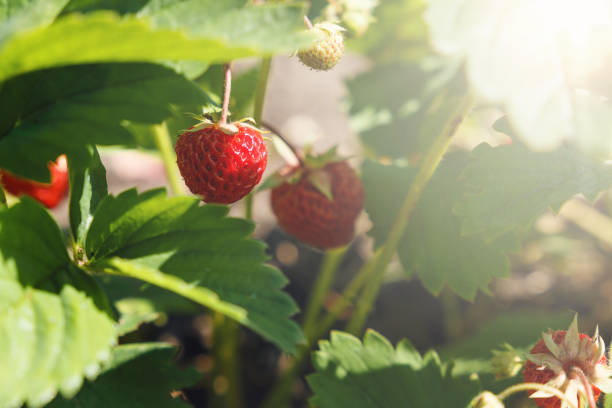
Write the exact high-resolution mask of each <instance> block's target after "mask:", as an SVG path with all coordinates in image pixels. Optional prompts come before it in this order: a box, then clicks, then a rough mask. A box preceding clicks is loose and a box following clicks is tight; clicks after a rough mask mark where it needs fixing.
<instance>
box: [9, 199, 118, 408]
mask: <svg viewBox="0 0 612 408" xmlns="http://www.w3.org/2000/svg"><path fill="white" fill-rule="evenodd" d="M115 341H116V333H115V327H114V324H113V321H112V319H111V318H110V317H109V315H108V304H107V302H106V298H105V296H104V294H103V293H102V292H101V291H100V289H99V287H98V286H97V285H96V283H95V281H93V279H92V278H91V277H90V276H89V275H87V274H85V273H84V272H83V271H81V270H80V269H78V268H77V267H76V266H74V265H73V264H72V263H71V262H70V260H69V258H68V254H67V253H66V250H65V248H64V244H63V239H62V236H61V233H60V231H59V228H58V227H57V225H56V224H55V222H54V221H53V219H52V218H51V217H50V216H49V214H48V213H47V212H46V211H45V210H44V209H43V208H42V207H40V206H39V205H38V204H36V203H34V202H33V201H32V200H30V199H29V198H25V199H23V200H22V201H21V202H20V203H18V204H16V205H14V206H13V207H11V208H9V209H5V210H2V211H0V406H2V407H20V406H21V405H22V404H23V403H24V402H27V403H28V405H30V406H34V407H38V406H42V405H44V404H45V403H47V402H48V401H50V400H51V399H52V398H53V397H54V396H55V394H56V393H57V391H58V390H59V391H61V392H62V394H64V395H66V396H72V395H74V394H75V393H76V392H77V391H78V389H79V388H80V386H81V384H82V382H83V377H84V376H87V377H89V378H93V377H95V376H96V374H97V373H98V371H99V369H100V364H101V363H103V362H104V361H106V360H108V357H109V355H110V349H111V346H112V345H113V344H114V343H115Z"/></svg>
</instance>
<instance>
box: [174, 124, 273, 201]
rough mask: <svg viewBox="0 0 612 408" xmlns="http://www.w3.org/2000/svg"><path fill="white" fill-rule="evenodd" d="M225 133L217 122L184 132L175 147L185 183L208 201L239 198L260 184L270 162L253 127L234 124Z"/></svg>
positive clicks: (261, 140)
mask: <svg viewBox="0 0 612 408" xmlns="http://www.w3.org/2000/svg"><path fill="white" fill-rule="evenodd" d="M235 125H236V126H237V129H238V131H237V132H236V133H233V134H231V133H226V132H224V131H223V130H221V129H220V128H219V126H218V125H217V124H214V125H210V126H207V127H203V128H198V127H194V128H192V129H190V130H188V131H186V132H185V133H183V134H182V135H181V136H180V137H179V139H178V141H177V142H176V146H175V150H176V157H177V163H178V167H179V170H180V171H181V174H182V176H183V178H184V179H185V184H187V187H189V189H190V190H191V192H192V193H194V194H199V195H201V196H202V198H203V200H204V201H205V202H207V203H219V204H229V203H233V202H235V201H238V200H240V199H241V198H242V197H244V196H245V195H247V194H248V193H249V192H250V191H251V190H252V189H253V187H254V186H255V185H256V184H257V183H259V181H260V180H261V176H262V174H263V172H264V170H265V168H266V164H267V160H268V158H267V152H266V146H265V144H264V142H263V139H262V137H261V135H260V134H259V132H258V131H257V130H255V129H253V128H252V127H249V126H243V125H240V124H237V123H236V124H235Z"/></svg>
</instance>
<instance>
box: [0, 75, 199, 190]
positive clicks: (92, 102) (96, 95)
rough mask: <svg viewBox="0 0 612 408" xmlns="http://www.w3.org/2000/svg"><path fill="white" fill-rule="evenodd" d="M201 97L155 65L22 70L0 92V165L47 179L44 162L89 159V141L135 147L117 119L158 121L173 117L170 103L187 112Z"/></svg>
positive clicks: (191, 86)
mask: <svg viewBox="0 0 612 408" xmlns="http://www.w3.org/2000/svg"><path fill="white" fill-rule="evenodd" d="M206 101H207V97H206V95H205V94H204V92H203V91H202V90H201V89H199V87H197V86H196V85H195V84H194V83H192V82H190V81H188V80H187V79H185V78H184V77H182V76H180V75H178V74H176V73H175V72H174V71H172V70H170V69H168V68H165V67H162V66H159V65H154V64H99V65H83V66H74V67H63V68H54V69H49V70H43V71H37V72H33V73H30V74H26V75H21V76H19V77H16V78H13V79H11V80H9V81H7V82H6V83H4V85H3V87H2V89H1V90H0V107H1V109H2V111H3V115H2V118H0V167H2V168H5V169H8V170H10V171H12V172H14V173H16V174H18V175H20V176H23V177H28V178H32V179H35V180H40V181H48V178H49V171H48V169H47V167H46V163H47V162H48V161H49V160H55V158H56V157H57V156H59V155H60V154H67V155H68V156H69V157H70V159H71V162H72V163H71V164H72V165H73V166H74V165H79V166H81V167H83V166H87V164H88V162H89V160H90V154H89V153H88V152H87V151H86V146H87V145H90V144H98V145H117V144H123V145H133V144H134V139H133V138H132V136H131V134H130V133H129V132H128V131H127V130H126V129H125V128H124V127H123V126H122V123H123V121H125V120H131V121H135V122H140V123H149V124H154V123H159V122H161V121H163V120H164V119H165V118H166V117H169V116H171V115H172V113H173V110H172V109H171V107H170V104H175V105H178V106H180V107H182V108H183V109H185V110H192V111H193V110H197V109H198V106H200V105H201V104H203V103H205V102H206ZM32 146H36V149H32Z"/></svg>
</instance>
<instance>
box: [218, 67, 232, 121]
mask: <svg viewBox="0 0 612 408" xmlns="http://www.w3.org/2000/svg"><path fill="white" fill-rule="evenodd" d="M223 68H224V70H225V83H224V88H223V107H222V109H221V120H220V121H219V122H220V123H221V124H222V125H225V124H227V111H228V110H229V101H230V94H231V92H232V64H231V63H229V64H225V65H224V66H223Z"/></svg>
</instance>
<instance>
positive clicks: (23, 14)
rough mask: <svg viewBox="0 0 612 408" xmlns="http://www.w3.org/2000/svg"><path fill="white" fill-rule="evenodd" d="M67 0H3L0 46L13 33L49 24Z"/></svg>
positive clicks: (1, 6)
mask: <svg viewBox="0 0 612 408" xmlns="http://www.w3.org/2000/svg"><path fill="white" fill-rule="evenodd" d="M67 2H68V0H4V1H2V2H1V3H0V44H1V43H2V42H3V41H4V40H5V38H7V37H9V36H10V35H12V34H13V33H15V32H19V31H26V30H28V29H32V28H35V27H42V26H45V25H47V24H50V23H51V22H52V21H53V19H54V18H55V17H56V16H57V15H58V14H59V12H60V11H61V10H62V7H64V5H65V4H66V3H67Z"/></svg>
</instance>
